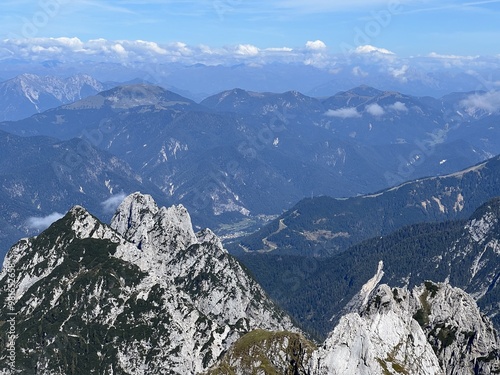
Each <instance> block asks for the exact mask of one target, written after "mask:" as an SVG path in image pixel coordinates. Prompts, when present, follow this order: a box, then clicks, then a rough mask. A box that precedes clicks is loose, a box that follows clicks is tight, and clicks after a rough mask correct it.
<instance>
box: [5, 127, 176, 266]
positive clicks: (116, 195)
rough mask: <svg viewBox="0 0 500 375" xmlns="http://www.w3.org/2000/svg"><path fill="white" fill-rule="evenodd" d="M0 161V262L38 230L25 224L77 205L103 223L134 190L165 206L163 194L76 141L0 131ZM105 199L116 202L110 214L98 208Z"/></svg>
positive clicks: (106, 155)
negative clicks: (22, 239)
mask: <svg viewBox="0 0 500 375" xmlns="http://www.w3.org/2000/svg"><path fill="white" fill-rule="evenodd" d="M0 160H1V163H0V210H1V211H2V215H1V219H0V221H1V223H2V228H1V230H0V256H1V257H2V259H3V256H4V254H5V252H6V251H7V250H8V249H9V248H10V247H11V246H12V244H13V243H15V242H17V241H18V240H19V239H20V238H21V237H25V236H28V235H34V234H37V233H38V232H39V230H40V229H44V228H40V226H39V225H34V224H31V223H30V218H35V219H36V221H38V222H43V221H44V220H43V219H44V218H47V217H50V215H52V214H54V213H56V215H62V214H63V213H64V212H66V211H67V210H68V209H69V208H71V207H72V206H73V205H75V204H80V205H85V206H87V207H90V208H91V209H92V210H93V211H94V212H95V213H96V215H98V216H99V217H100V218H101V219H102V220H109V219H111V216H112V214H113V212H112V211H113V209H114V207H113V204H115V205H116V204H117V203H119V199H120V196H122V198H123V197H124V196H125V195H126V194H128V193H130V192H132V191H137V190H139V189H143V190H147V191H149V192H150V193H151V194H154V195H155V197H157V199H158V201H159V202H161V203H162V204H166V203H167V200H166V199H165V197H164V194H163V193H162V192H161V191H160V190H159V189H158V188H157V187H156V186H155V185H154V184H152V183H150V182H148V181H144V180H143V179H142V178H141V177H140V176H139V175H138V174H137V173H135V172H134V171H133V170H132V169H131V167H130V166H129V165H128V164H127V163H125V162H124V161H123V160H120V159H119V158H117V157H116V156H113V155H111V154H109V153H108V152H105V151H102V150H99V149H97V148H95V147H94V146H92V144H91V143H90V142H88V141H85V140H82V139H70V140H68V141H59V140H57V139H54V138H48V137H19V136H16V135H13V134H9V133H6V132H3V131H0ZM110 198H113V199H114V201H117V203H112V204H111V212H109V210H110V209H109V208H106V205H104V202H106V201H107V200H108V199H110ZM47 221H49V220H48V219H47ZM49 224H50V221H49ZM46 226H47V225H46ZM46 226H45V227H46ZM42 227H43V225H42Z"/></svg>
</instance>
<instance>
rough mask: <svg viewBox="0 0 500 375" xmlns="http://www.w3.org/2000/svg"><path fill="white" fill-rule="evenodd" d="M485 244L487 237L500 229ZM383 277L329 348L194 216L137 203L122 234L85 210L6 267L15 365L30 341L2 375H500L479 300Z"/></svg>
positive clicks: (7, 331) (6, 331) (17, 253)
mask: <svg viewBox="0 0 500 375" xmlns="http://www.w3.org/2000/svg"><path fill="white" fill-rule="evenodd" d="M490 211H491V209H488V208H482V209H481V210H480V211H478V215H481V217H485V215H487V214H488V213H489V212H490ZM477 220H478V218H476V221H474V223H475V222H477ZM479 227H480V228H483V229H484V225H482V226H477V228H479ZM480 232H481V233H482V234H483V236H482V237H481V239H486V237H485V236H484V234H485V233H486V232H487V231H485V230H481V231H480ZM477 233H479V231H474V234H473V238H474V239H475V240H480V238H479V237H477V236H475V234H477ZM383 276H384V270H383V263H382V262H379V265H378V270H377V272H376V274H375V275H374V276H373V277H371V278H370V279H369V280H365V283H364V285H363V286H362V287H361V288H360V290H359V292H358V293H357V294H356V295H355V296H354V298H352V299H351V302H350V304H349V306H348V310H346V312H345V314H344V315H343V316H342V317H341V318H340V320H339V323H338V325H337V326H336V327H335V329H334V330H333V331H332V332H331V333H330V334H329V335H328V338H327V339H326V340H325V341H324V343H323V344H322V345H321V346H317V344H316V343H314V342H312V341H311V340H310V339H308V338H307V337H305V336H304V335H303V334H302V333H301V332H300V330H299V329H298V328H296V327H295V326H294V324H293V323H292V321H291V319H290V318H288V317H287V316H286V315H285V314H284V313H283V312H282V311H281V310H280V309H279V308H278V307H277V306H276V305H275V304H274V303H273V302H272V301H271V300H270V299H269V298H268V297H267V295H266V294H265V293H264V291H263V290H262V289H261V288H260V286H259V285H258V284H257V283H256V282H255V281H254V280H253V279H252V278H251V277H250V276H249V275H248V274H247V273H246V271H245V270H244V268H242V266H241V265H240V264H239V263H238V262H237V261H236V260H235V259H234V258H233V257H232V256H231V255H229V254H228V253H227V252H226V251H225V250H224V249H223V247H222V244H221V242H220V240H219V239H218V238H217V236H215V234H214V233H213V232H212V231H210V230H209V229H205V230H202V231H200V232H197V233H195V232H194V231H193V228H192V225H191V222H190V218H189V214H188V212H187V211H186V209H185V208H184V207H182V206H180V205H178V206H171V207H169V208H166V207H158V205H157V204H156V203H155V202H154V201H153V199H152V197H151V196H148V195H143V194H140V193H134V194H132V195H130V196H128V197H126V198H125V199H124V200H123V202H122V203H121V204H120V206H119V207H118V209H117V211H116V213H115V214H114V216H113V219H112V221H111V225H109V226H108V225H105V224H103V223H101V222H100V221H99V220H97V219H96V218H95V217H93V216H92V215H91V214H90V213H89V212H88V211H86V210H85V209H84V208H83V207H81V206H75V207H73V208H72V209H71V210H70V211H69V212H68V213H67V214H66V215H65V216H64V217H63V218H62V219H60V220H58V221H57V222H55V223H54V224H52V225H51V226H50V227H49V228H48V229H47V230H45V231H44V232H43V233H42V234H40V235H39V236H37V237H34V238H30V239H23V240H21V241H20V242H18V243H17V244H16V245H15V246H13V247H12V248H11V250H10V251H9V254H8V255H7V257H6V259H5V262H4V266H3V268H2V271H1V273H0V285H1V288H0V290H1V292H0V293H1V294H0V297H1V299H2V300H3V301H4V302H5V306H7V308H6V309H3V310H2V318H1V320H2V322H3V324H1V325H0V333H1V337H2V340H0V343H1V349H2V353H6V352H9V348H10V345H11V344H10V342H11V341H10V337H11V335H12V333H13V331H14V333H15V335H16V337H15V351H14V352H13V353H14V354H12V355H11V356H10V357H8V356H7V355H6V354H2V355H3V357H2V361H0V368H1V370H2V371H3V372H6V371H7V372H8V371H10V369H11V368H12V366H13V367H15V370H16V372H17V373H20V374H31V373H33V372H35V373H48V372H50V373H52V374H91V373H100V374H116V373H121V374H202V373H203V374H249V373H263V374H273V373H280V374H294V375H296V374H304V375H305V374H309V375H322V374H337V373H338V374H340V373H342V374H364V373H370V374H400V373H408V374H416V373H418V374H456V373H464V374H465V373H471V372H472V373H476V374H490V373H494V372H496V371H498V369H499V367H500V350H499V341H498V336H497V333H496V331H495V329H494V328H493V325H492V324H491V322H490V321H489V319H488V318H486V317H484V316H483V315H481V313H480V311H479V309H478V307H477V305H476V304H475V302H474V300H473V299H472V297H470V296H469V295H468V294H467V293H465V292H464V291H462V290H460V289H458V288H454V287H452V286H450V285H449V284H446V283H445V284H443V283H439V284H436V283H433V282H430V281H427V282H425V283H423V284H421V285H418V286H417V287H415V288H413V289H408V288H405V287H403V288H391V287H389V286H388V285H386V284H383V285H379V283H380V281H381V280H382V278H383ZM11 321H13V322H14V324H11ZM10 327H13V328H10ZM26 348H29V349H30V350H24V349H26ZM12 358H14V362H13V363H12V362H10V361H11V360H12Z"/></svg>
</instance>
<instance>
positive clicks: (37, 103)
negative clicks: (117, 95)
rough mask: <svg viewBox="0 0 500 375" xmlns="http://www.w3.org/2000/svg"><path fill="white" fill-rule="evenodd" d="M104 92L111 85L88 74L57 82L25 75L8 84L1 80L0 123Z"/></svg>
mask: <svg viewBox="0 0 500 375" xmlns="http://www.w3.org/2000/svg"><path fill="white" fill-rule="evenodd" d="M107 88H110V84H104V83H102V82H99V81H97V80H96V79H95V78H93V77H91V76H89V75H88V74H77V75H74V76H71V77H68V78H59V77H55V76H45V77H43V76H38V75H36V74H28V73H24V74H21V75H19V76H16V77H14V78H12V79H9V80H7V81H1V80H0V121H12V120H21V119H23V118H26V117H29V116H31V115H34V114H35V113H40V112H43V111H46V110H48V109H50V108H55V107H58V106H60V105H62V104H67V103H72V102H75V101H77V100H80V99H83V98H85V97H87V96H90V95H95V94H97V93H99V92H101V91H103V90H105V89H107Z"/></svg>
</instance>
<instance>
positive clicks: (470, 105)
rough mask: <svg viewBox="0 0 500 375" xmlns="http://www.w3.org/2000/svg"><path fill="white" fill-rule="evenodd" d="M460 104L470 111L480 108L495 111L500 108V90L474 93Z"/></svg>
mask: <svg viewBox="0 0 500 375" xmlns="http://www.w3.org/2000/svg"><path fill="white" fill-rule="evenodd" d="M460 104H461V105H462V106H463V107H464V108H465V109H466V111H467V112H469V113H470V112H476V111H478V110H480V111H481V110H482V111H486V112H489V113H495V112H498V111H499V110H500V91H489V92H486V93H482V94H477V93H476V94H472V95H470V96H469V97H467V99H464V100H462V101H461V102H460Z"/></svg>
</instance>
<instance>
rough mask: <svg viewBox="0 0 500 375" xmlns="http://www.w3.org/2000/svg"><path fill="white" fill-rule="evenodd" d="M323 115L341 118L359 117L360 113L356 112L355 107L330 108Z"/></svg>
mask: <svg viewBox="0 0 500 375" xmlns="http://www.w3.org/2000/svg"><path fill="white" fill-rule="evenodd" d="M325 115H327V116H329V117H339V118H342V119H346V118H357V117H361V114H360V113H359V112H358V110H357V109H356V108H355V107H346V108H340V109H330V110H328V111H327V112H326V113H325Z"/></svg>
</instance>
